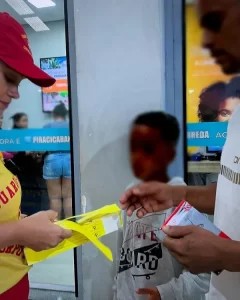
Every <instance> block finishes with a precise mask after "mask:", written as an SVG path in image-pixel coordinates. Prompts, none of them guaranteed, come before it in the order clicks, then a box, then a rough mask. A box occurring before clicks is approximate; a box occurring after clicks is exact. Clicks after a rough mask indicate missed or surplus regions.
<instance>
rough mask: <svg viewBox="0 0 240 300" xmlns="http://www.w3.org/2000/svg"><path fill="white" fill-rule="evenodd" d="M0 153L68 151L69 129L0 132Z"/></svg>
mask: <svg viewBox="0 0 240 300" xmlns="http://www.w3.org/2000/svg"><path fill="white" fill-rule="evenodd" d="M0 151H6V152H7V151H9V152H18V151H70V134H69V129H68V128H42V129H11V130H0Z"/></svg>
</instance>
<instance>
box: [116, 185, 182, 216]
mask: <svg viewBox="0 0 240 300" xmlns="http://www.w3.org/2000/svg"><path fill="white" fill-rule="evenodd" d="M174 188H176V186H172V185H168V184H165V183H159V182H155V181H152V182H144V183H140V184H138V185H136V186H134V187H131V188H130V189H128V190H127V191H126V192H125V193H124V194H123V195H122V196H121V198H120V206H121V208H122V209H124V210H127V215H128V216H131V215H132V214H133V212H134V211H135V210H136V209H138V212H137V216H138V218H142V217H143V216H144V215H146V214H147V213H152V212H156V211H161V210H164V209H168V208H170V207H173V206H174V204H175V203H174V202H175V201H176V199H177V200H180V201H181V200H182V199H183V198H184V195H181V194H180V193H178V192H177V193H175V192H174ZM184 188H185V187H184ZM179 192H181V193H182V192H183V189H182V187H181V190H179ZM180 201H179V202H180Z"/></svg>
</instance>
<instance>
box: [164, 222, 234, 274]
mask: <svg viewBox="0 0 240 300" xmlns="http://www.w3.org/2000/svg"><path fill="white" fill-rule="evenodd" d="M162 230H163V232H164V233H166V234H167V237H166V238H165V239H164V241H163V245H164V246H165V247H166V248H168V250H169V251H170V252H171V253H172V254H173V255H174V256H175V257H176V259H177V260H178V261H179V262H180V263H181V264H182V265H184V267H185V268H186V269H187V270H188V271H190V272H191V273H193V274H199V273H206V272H211V271H213V272H214V271H217V270H223V269H224V266H223V258H224V257H223V256H222V253H223V252H224V250H225V249H226V247H227V246H226V244H227V243H228V242H231V241H230V240H227V239H224V238H221V237H218V236H216V235H214V234H213V233H211V232H209V231H207V230H205V229H203V228H201V227H198V226H193V225H192V226H166V227H163V228H162Z"/></svg>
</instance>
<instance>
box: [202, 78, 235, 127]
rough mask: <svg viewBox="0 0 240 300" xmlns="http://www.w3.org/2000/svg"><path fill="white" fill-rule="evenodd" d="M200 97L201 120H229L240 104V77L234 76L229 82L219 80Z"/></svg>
mask: <svg viewBox="0 0 240 300" xmlns="http://www.w3.org/2000/svg"><path fill="white" fill-rule="evenodd" d="M199 98H200V102H199V105H198V117H199V121H200V122H228V121H229V120H230V118H231V116H232V114H233V112H234V110H235V109H236V107H237V106H238V104H240V77H239V76H237V77H234V78H232V79H231V80H230V81H229V82H228V83H227V84H226V83H224V82H221V81H219V82H216V83H214V84H212V85H210V86H209V87H207V88H206V89H204V90H203V91H202V93H201V94H200V96H199Z"/></svg>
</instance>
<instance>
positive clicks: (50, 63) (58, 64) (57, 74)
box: [40, 56, 69, 112]
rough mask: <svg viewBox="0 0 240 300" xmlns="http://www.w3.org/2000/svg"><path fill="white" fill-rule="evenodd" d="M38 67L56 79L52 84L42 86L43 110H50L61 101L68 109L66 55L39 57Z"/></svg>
mask: <svg viewBox="0 0 240 300" xmlns="http://www.w3.org/2000/svg"><path fill="white" fill-rule="evenodd" d="M40 67H41V69H42V70H43V71H44V72H46V73H47V74H49V75H50V76H52V77H53V78H55V79H56V83H55V84H54V85H53V86H51V87H48V88H42V105H43V112H52V111H53V109H54V107H55V106H56V105H57V104H59V103H61V102H62V103H64V104H65V106H66V108H67V109H69V101H68V80H67V58H66V56H62V57H49V58H41V59H40Z"/></svg>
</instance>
